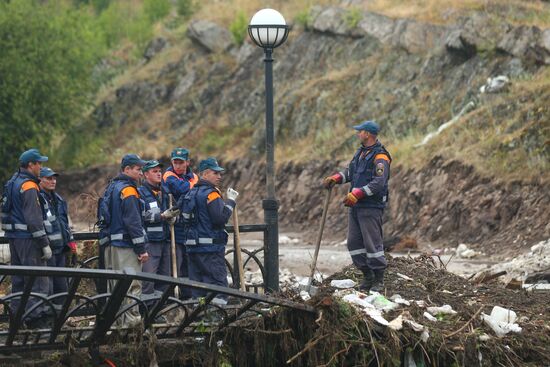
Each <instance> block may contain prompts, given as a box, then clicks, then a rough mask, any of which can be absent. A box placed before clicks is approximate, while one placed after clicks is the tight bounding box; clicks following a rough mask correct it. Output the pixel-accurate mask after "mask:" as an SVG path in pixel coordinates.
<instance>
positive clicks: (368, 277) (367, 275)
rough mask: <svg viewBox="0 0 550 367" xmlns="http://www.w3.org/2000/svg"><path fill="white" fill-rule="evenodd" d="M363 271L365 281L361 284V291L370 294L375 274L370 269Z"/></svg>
mask: <svg viewBox="0 0 550 367" xmlns="http://www.w3.org/2000/svg"><path fill="white" fill-rule="evenodd" d="M361 271H362V272H363V281H362V282H361V284H359V290H360V291H362V292H368V291H369V290H370V289H371V287H372V284H373V283H374V273H373V272H372V270H370V269H362V270H361Z"/></svg>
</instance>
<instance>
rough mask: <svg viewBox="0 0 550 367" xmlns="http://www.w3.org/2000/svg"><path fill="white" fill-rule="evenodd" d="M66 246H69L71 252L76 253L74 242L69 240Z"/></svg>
mask: <svg viewBox="0 0 550 367" xmlns="http://www.w3.org/2000/svg"><path fill="white" fill-rule="evenodd" d="M67 246H69V248H70V249H71V252H72V253H73V254H76V242H69V243H68V244H67Z"/></svg>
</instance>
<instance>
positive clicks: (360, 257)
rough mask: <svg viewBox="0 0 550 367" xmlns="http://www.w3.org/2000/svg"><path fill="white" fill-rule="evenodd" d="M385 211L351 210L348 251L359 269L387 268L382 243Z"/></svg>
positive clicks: (373, 209)
mask: <svg viewBox="0 0 550 367" xmlns="http://www.w3.org/2000/svg"><path fill="white" fill-rule="evenodd" d="M383 213H384V210H383V209H377V208H356V207H354V208H350V210H349V223H348V250H349V253H350V255H351V260H352V261H353V265H355V267H357V268H358V269H361V270H365V269H371V270H383V269H385V268H386V266H387V262H386V258H385V257H384V244H383V243H382V238H383V237H382V214H383Z"/></svg>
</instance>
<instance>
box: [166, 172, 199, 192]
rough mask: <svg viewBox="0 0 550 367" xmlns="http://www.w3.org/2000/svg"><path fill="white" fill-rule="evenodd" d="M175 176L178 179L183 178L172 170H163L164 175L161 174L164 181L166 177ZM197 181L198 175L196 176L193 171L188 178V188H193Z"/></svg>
mask: <svg viewBox="0 0 550 367" xmlns="http://www.w3.org/2000/svg"><path fill="white" fill-rule="evenodd" d="M171 176H172V177H175V178H176V179H178V180H182V181H183V180H185V179H184V178H183V177H180V176H178V175H177V174H175V173H174V172H172V171H166V172H164V175H163V176H162V180H163V181H164V182H166V181H167V180H168V177H171ZM197 182H199V176H197V175H196V174H195V173H193V178H192V179H190V180H189V188H191V189H192V188H193V186H195V185H196V184H197Z"/></svg>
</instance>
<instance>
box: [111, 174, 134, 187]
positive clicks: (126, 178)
mask: <svg viewBox="0 0 550 367" xmlns="http://www.w3.org/2000/svg"><path fill="white" fill-rule="evenodd" d="M113 180H115V181H128V183H130V184H132V185H134V186H136V185H137V182H136V180H134V179H133V178H132V177H130V176H128V175H125V174H124V173H120V174H119V175H118V176H116V177H115V178H114V179H113Z"/></svg>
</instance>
